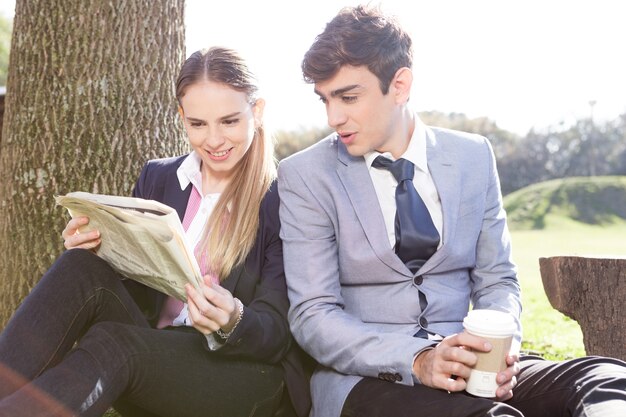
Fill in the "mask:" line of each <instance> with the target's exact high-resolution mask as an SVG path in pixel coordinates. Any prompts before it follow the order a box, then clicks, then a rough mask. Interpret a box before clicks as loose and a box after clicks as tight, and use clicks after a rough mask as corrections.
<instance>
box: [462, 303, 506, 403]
mask: <svg viewBox="0 0 626 417" xmlns="http://www.w3.org/2000/svg"><path fill="white" fill-rule="evenodd" d="M463 327H464V328H465V331H466V332H468V333H471V334H473V335H476V336H480V337H482V338H484V339H487V340H488V341H489V343H491V345H492V349H491V351H490V352H476V351H475V352H474V353H475V354H476V355H477V356H478V362H477V363H476V366H474V368H473V369H472V372H471V374H470V377H469V378H468V380H467V387H466V388H465V391H467V392H468V393H470V394H472V395H476V396H477V397H487V398H493V397H495V396H496V389H497V388H498V383H497V382H496V375H497V374H498V372H500V371H503V370H505V369H506V367H507V365H506V356H507V355H508V354H509V351H510V350H511V341H512V339H513V334H514V333H515V330H516V329H517V325H516V323H515V319H514V318H513V316H512V315H510V314H508V313H503V312H500V311H495V310H472V311H470V312H469V313H468V315H467V317H465V319H463Z"/></svg>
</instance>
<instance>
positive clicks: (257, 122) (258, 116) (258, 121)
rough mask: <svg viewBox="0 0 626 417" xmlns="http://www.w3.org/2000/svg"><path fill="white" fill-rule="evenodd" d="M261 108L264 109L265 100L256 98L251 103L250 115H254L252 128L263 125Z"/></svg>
mask: <svg viewBox="0 0 626 417" xmlns="http://www.w3.org/2000/svg"><path fill="white" fill-rule="evenodd" d="M263 110H265V100H263V99H262V98H257V99H256V101H255V102H254V104H253V105H252V115H253V116H254V128H255V129H257V128H259V127H262V126H263Z"/></svg>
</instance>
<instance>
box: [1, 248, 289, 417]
mask: <svg viewBox="0 0 626 417" xmlns="http://www.w3.org/2000/svg"><path fill="white" fill-rule="evenodd" d="M203 338H204V336H203V335H202V334H200V333H199V332H196V331H195V330H194V329H189V328H185V329H180V330H157V329H153V328H150V326H149V325H148V323H147V321H146V320H145V318H144V316H143V314H142V313H141V311H140V310H139V308H138V306H137V305H136V304H135V302H134V301H133V299H132V298H131V296H130V295H129V293H128V291H127V290H126V288H125V287H124V285H123V284H122V283H121V281H120V276H119V275H118V274H117V273H116V272H114V271H113V270H112V269H111V268H110V267H109V265H108V264H107V263H106V262H104V261H103V260H101V259H100V258H98V257H97V256H96V255H94V254H92V253H91V252H88V251H85V250H82V249H72V250H69V251H66V252H65V253H64V254H63V255H62V256H61V257H60V258H59V259H58V260H57V261H56V262H55V264H54V265H53V266H52V267H51V268H50V269H49V270H48V272H46V274H45V275H44V277H43V278H42V279H41V281H40V282H39V283H38V284H37V285H36V287H35V288H34V289H33V291H32V292H31V294H29V295H28V297H26V299H25V300H24V302H23V303H22V305H21V306H20V307H19V308H18V309H17V311H16V312H15V314H14V316H13V317H12V319H11V321H10V322H9V323H8V325H7V327H6V328H5V329H4V331H3V332H2V334H0V416H11V417H16V416H28V417H33V416H69V415H81V416H99V415H102V414H103V413H104V412H105V411H106V410H107V409H108V408H109V407H110V406H111V405H112V404H114V405H115V406H116V408H118V411H120V412H122V413H123V414H124V415H129V416H133V417H137V416H176V417H184V416H219V417H223V416H270V415H272V413H273V412H274V410H275V409H276V407H277V405H278V403H279V401H280V397H281V395H282V390H283V382H282V378H283V374H282V369H281V368H280V366H279V365H270V364H265V363H260V362H255V361H249V360H242V359H234V358H228V357H225V356H222V355H220V354H219V352H217V353H216V352H210V351H208V350H206V349H205V348H204V345H203Z"/></svg>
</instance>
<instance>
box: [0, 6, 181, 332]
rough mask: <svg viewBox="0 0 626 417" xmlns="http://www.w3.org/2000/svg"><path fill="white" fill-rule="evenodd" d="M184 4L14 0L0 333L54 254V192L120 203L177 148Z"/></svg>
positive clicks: (61, 215)
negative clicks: (149, 165) (150, 165)
mask: <svg viewBox="0 0 626 417" xmlns="http://www.w3.org/2000/svg"><path fill="white" fill-rule="evenodd" d="M183 9H184V0H162V1H153V0H111V1H99V0H64V1H56V0H20V1H18V2H17V4H16V10H15V20H14V31H13V38H12V43H11V54H10V64H9V79H8V86H7V96H6V109H5V110H6V112H5V117H4V127H3V131H2V140H1V142H0V178H1V181H0V327H4V324H6V321H7V320H8V318H9V317H10V315H11V314H12V313H13V311H14V310H15V308H16V307H17V305H18V304H19V302H20V300H21V299H22V298H23V297H24V296H25V295H26V294H27V293H28V292H29V291H30V289H31V288H32V287H33V286H34V285H35V283H36V282H37V281H38V280H39V279H40V277H41V275H42V273H43V272H44V271H45V270H46V269H47V268H48V267H49V266H50V264H51V263H52V261H53V260H54V259H55V258H56V257H57V256H58V254H59V253H60V251H61V250H62V249H63V246H62V238H61V231H62V229H63V227H64V225H65V224H66V223H67V220H68V217H67V215H66V213H65V212H64V210H62V209H61V208H60V207H56V206H55V203H54V198H53V197H54V195H58V194H64V193H66V192H70V191H79V190H80V191H90V192H96V193H107V194H119V195H129V194H130V192H131V189H132V186H133V184H134V181H135V179H136V177H137V175H138V174H139V170H140V169H141V166H142V165H143V163H144V162H145V161H146V160H147V159H149V158H155V157H160V156H166V155H175V154H180V153H182V152H184V151H185V150H186V149H187V145H186V141H185V140H184V137H183V131H182V126H181V124H180V122H179V121H178V116H177V113H176V100H175V96H174V84H175V80H176V76H177V73H178V71H179V69H180V66H181V65H182V62H183V60H184V58H185V49H184V37H185V31H184V22H183V11H184V10H183Z"/></svg>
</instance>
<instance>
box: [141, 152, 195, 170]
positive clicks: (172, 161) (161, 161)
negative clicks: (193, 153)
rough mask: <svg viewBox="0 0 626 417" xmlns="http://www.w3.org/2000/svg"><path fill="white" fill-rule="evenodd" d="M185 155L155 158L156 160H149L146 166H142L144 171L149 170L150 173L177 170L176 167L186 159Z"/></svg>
mask: <svg viewBox="0 0 626 417" xmlns="http://www.w3.org/2000/svg"><path fill="white" fill-rule="evenodd" d="M187 156H189V155H188V154H187V155H180V156H170V157H167V158H157V159H150V160H149V161H148V162H146V165H145V166H144V170H145V169H149V170H150V171H153V172H157V173H158V172H167V171H168V170H172V169H173V170H177V169H178V167H179V166H180V164H182V163H183V161H184V160H185V159H186V158H187Z"/></svg>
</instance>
